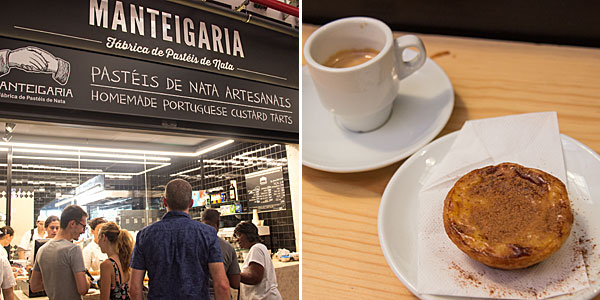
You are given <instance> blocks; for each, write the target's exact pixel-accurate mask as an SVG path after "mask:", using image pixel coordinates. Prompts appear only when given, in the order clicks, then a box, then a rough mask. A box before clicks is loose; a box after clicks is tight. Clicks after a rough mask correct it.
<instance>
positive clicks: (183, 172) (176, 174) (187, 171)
mask: <svg viewBox="0 0 600 300" xmlns="http://www.w3.org/2000/svg"><path fill="white" fill-rule="evenodd" d="M200 169H202V167H197V168H193V169H189V170H185V171H181V172H179V173H175V174H171V175H170V176H171V177H173V176H178V175H182V174H185V173H189V172H194V171H197V170H200Z"/></svg>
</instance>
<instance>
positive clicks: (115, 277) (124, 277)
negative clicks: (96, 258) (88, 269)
mask: <svg viewBox="0 0 600 300" xmlns="http://www.w3.org/2000/svg"><path fill="white" fill-rule="evenodd" d="M98 246H100V250H101V251H102V253H106V255H107V256H108V259H107V260H105V261H103V262H102V263H101V264H100V299H102V300H109V299H126V300H128V299H129V286H128V284H127V282H128V281H129V276H130V275H131V269H130V268H129V260H130V259H131V252H132V250H133V240H132V238H131V235H130V234H129V232H127V230H125V229H121V228H119V225H117V224H115V223H114V222H108V223H105V224H104V226H102V228H101V229H100V233H99V234H98Z"/></svg>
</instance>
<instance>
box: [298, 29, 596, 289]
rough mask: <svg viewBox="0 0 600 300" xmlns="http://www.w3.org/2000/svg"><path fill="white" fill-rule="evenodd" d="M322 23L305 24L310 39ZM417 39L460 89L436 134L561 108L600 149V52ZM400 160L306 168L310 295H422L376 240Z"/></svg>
mask: <svg viewBox="0 0 600 300" xmlns="http://www.w3.org/2000/svg"><path fill="white" fill-rule="evenodd" d="M316 28H317V27H315V26H312V25H304V26H303V27H302V41H303V44H304V42H305V41H306V38H307V37H308V36H309V35H310V34H311V33H312V32H313V31H314V30H315V29H316ZM396 34H398V35H400V33H396ZM418 36H419V37H421V39H423V41H424V43H425V46H426V48H427V52H428V56H429V57H430V58H431V59H433V60H434V61H435V62H436V63H437V64H438V65H439V66H440V67H441V68H442V69H444V71H445V72H446V74H448V76H449V77H450V80H451V82H452V85H453V87H454V92H455V106H454V111H453V112H452V115H451V117H450V120H449V121H448V124H446V127H445V128H444V129H443V130H442V132H441V133H440V134H439V135H438V137H441V136H443V135H446V134H448V133H450V132H453V131H456V130H459V129H460V128H461V127H462V125H463V123H464V122H465V121H467V120H472V119H481V118H489V117H497V116H505V115H510V114H519V113H527V112H538V111H556V112H558V121H559V126H560V131H561V132H562V133H564V134H567V135H569V136H571V137H573V138H575V139H577V140H579V141H580V142H582V143H584V144H586V145H587V146H589V147H591V148H592V149H593V150H594V151H596V152H600V49H592V48H581V47H566V46H554V45H539V44H531V43H517V42H504V41H493V40H485V39H472V38H459V37H449V36H438V35H425V34H418ZM303 64H304V61H303ZM306 120H307V118H306V116H304V120H303V121H306ZM303 143H307V141H303ZM402 162H403V161H401V162H398V163H395V164H393V165H391V166H388V167H385V168H381V169H379V170H375V171H370V172H362V173H354V174H335V173H328V172H322V171H317V170H314V169H311V168H308V167H303V168H302V260H303V262H302V295H303V297H304V298H305V299H415V298H416V297H415V296H414V295H412V294H411V293H410V291H409V290H408V289H407V288H406V287H404V286H403V285H402V283H401V282H400V280H398V279H397V278H396V276H395V275H394V274H393V273H392V271H391V269H390V268H389V267H388V265H387V263H386V261H385V258H384V256H383V253H382V251H381V248H380V246H379V239H378V236H377V213H378V209H379V202H380V199H381V196H382V194H383V191H384V189H385V187H386V185H387V183H388V181H389V179H390V178H391V177H392V175H393V174H394V172H395V171H396V170H397V169H398V167H399V166H400V165H401V164H402ZM594 299H595V300H599V299H600V296H599V297H596V298H594Z"/></svg>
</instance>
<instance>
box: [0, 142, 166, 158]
mask: <svg viewBox="0 0 600 300" xmlns="http://www.w3.org/2000/svg"><path fill="white" fill-rule="evenodd" d="M14 144H15V143H10V145H13V146H14ZM4 149H6V148H0V151H4ZM13 151H14V152H22V153H40V154H58V155H72V156H86V157H108V158H129V159H141V160H159V161H170V160H171V159H170V158H168V157H158V156H145V155H126V154H115V153H91V152H74V151H61V150H45V149H28V148H14V149H13Z"/></svg>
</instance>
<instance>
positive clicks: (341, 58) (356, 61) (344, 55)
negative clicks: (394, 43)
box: [323, 48, 379, 68]
mask: <svg viewBox="0 0 600 300" xmlns="http://www.w3.org/2000/svg"><path fill="white" fill-rule="evenodd" d="M378 53H379V51H377V50H374V49H371V48H365V49H349V50H341V51H338V52H336V53H334V54H333V55H331V56H330V57H329V58H328V59H327V61H325V62H324V63H323V65H324V66H326V67H330V68H348V67H352V66H357V65H360V64H362V63H365V62H367V61H369V60H370V59H371V58H373V57H375V56H376V55H377V54H378Z"/></svg>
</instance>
